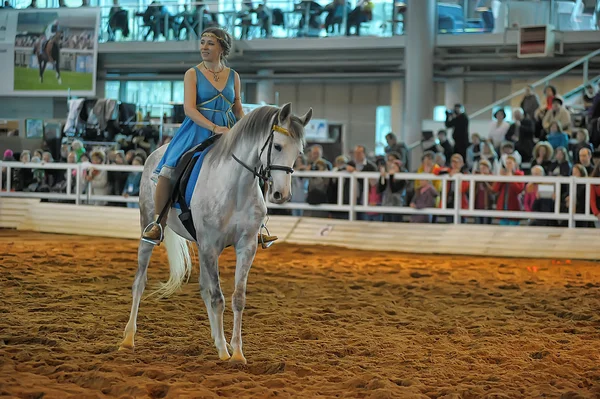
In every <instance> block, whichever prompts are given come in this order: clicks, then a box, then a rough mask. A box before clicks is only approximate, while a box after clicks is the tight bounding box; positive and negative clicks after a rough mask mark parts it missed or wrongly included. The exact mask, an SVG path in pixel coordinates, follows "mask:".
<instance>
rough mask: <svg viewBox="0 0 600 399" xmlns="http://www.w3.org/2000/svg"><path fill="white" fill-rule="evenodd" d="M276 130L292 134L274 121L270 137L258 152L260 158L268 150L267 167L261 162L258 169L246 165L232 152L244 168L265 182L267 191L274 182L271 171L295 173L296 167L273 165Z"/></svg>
mask: <svg viewBox="0 0 600 399" xmlns="http://www.w3.org/2000/svg"><path fill="white" fill-rule="evenodd" d="M275 132H277V133H281V134H284V135H286V136H288V137H289V136H290V132H289V131H288V130H287V129H286V128H284V127H281V126H278V125H276V124H275V123H273V125H272V126H271V133H270V134H269V137H267V139H266V140H265V143H264V144H263V146H262V148H261V150H260V153H259V154H258V159H259V160H260V159H262V155H263V153H264V152H265V149H266V150H267V166H266V167H265V166H264V165H263V164H262V162H261V165H260V168H258V170H256V168H254V169H252V168H250V167H249V166H248V165H246V164H245V163H244V162H242V161H241V160H240V159H239V158H238V157H236V156H235V154H231V155H232V156H233V159H235V160H236V161H237V162H238V163H239V164H240V165H242V166H243V167H244V168H246V169H248V170H249V171H250V173H252V174H253V175H254V176H255V177H258V178H259V179H260V180H262V181H263V182H264V183H265V187H264V190H265V192H266V191H267V189H268V188H269V187H270V186H271V184H273V177H272V176H271V171H273V170H281V171H283V172H286V173H287V174H292V173H294V169H293V168H290V167H289V166H283V165H273V164H272V163H271V152H272V150H273V141H274V138H275Z"/></svg>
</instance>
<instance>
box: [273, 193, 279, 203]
mask: <svg viewBox="0 0 600 399" xmlns="http://www.w3.org/2000/svg"><path fill="white" fill-rule="evenodd" d="M273 198H275V199H276V200H277V201H279V200H280V199H281V193H280V192H279V191H276V192H275V194H273Z"/></svg>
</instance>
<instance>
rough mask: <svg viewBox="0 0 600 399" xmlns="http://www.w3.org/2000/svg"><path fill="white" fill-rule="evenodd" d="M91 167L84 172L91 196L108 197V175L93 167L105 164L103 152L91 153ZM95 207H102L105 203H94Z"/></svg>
mask: <svg viewBox="0 0 600 399" xmlns="http://www.w3.org/2000/svg"><path fill="white" fill-rule="evenodd" d="M90 157H91V161H92V166H90V167H89V168H88V169H87V170H85V171H84V179H85V181H86V182H87V183H89V188H90V194H91V195H110V193H111V185H110V183H109V181H108V173H107V172H106V171H105V170H98V169H96V168H95V167H94V165H103V164H104V163H105V162H106V154H105V153H104V151H99V150H96V151H93V152H92V154H91V156H90ZM95 205H99V206H104V205H106V201H95Z"/></svg>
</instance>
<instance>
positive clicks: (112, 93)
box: [104, 81, 121, 100]
mask: <svg viewBox="0 0 600 399" xmlns="http://www.w3.org/2000/svg"><path fill="white" fill-rule="evenodd" d="M120 90H121V82H118V81H116V82H115V81H108V82H106V85H105V86H104V98H112V99H113V100H119V99H120V96H119V91H120Z"/></svg>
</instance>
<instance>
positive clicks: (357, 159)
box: [354, 145, 377, 220]
mask: <svg viewBox="0 0 600 399" xmlns="http://www.w3.org/2000/svg"><path fill="white" fill-rule="evenodd" d="M354 163H355V165H356V171H357V172H377V166H376V165H375V164H374V163H373V162H371V161H369V160H368V159H367V149H366V148H365V146H363V145H357V146H356V147H355V148H354ZM357 187H358V192H357V193H356V203H357V204H358V205H362V204H363V203H364V202H363V197H364V196H363V187H364V179H358V184H357ZM357 217H358V219H359V220H364V218H365V215H364V214H363V213H362V212H359V213H358V214H357Z"/></svg>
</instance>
